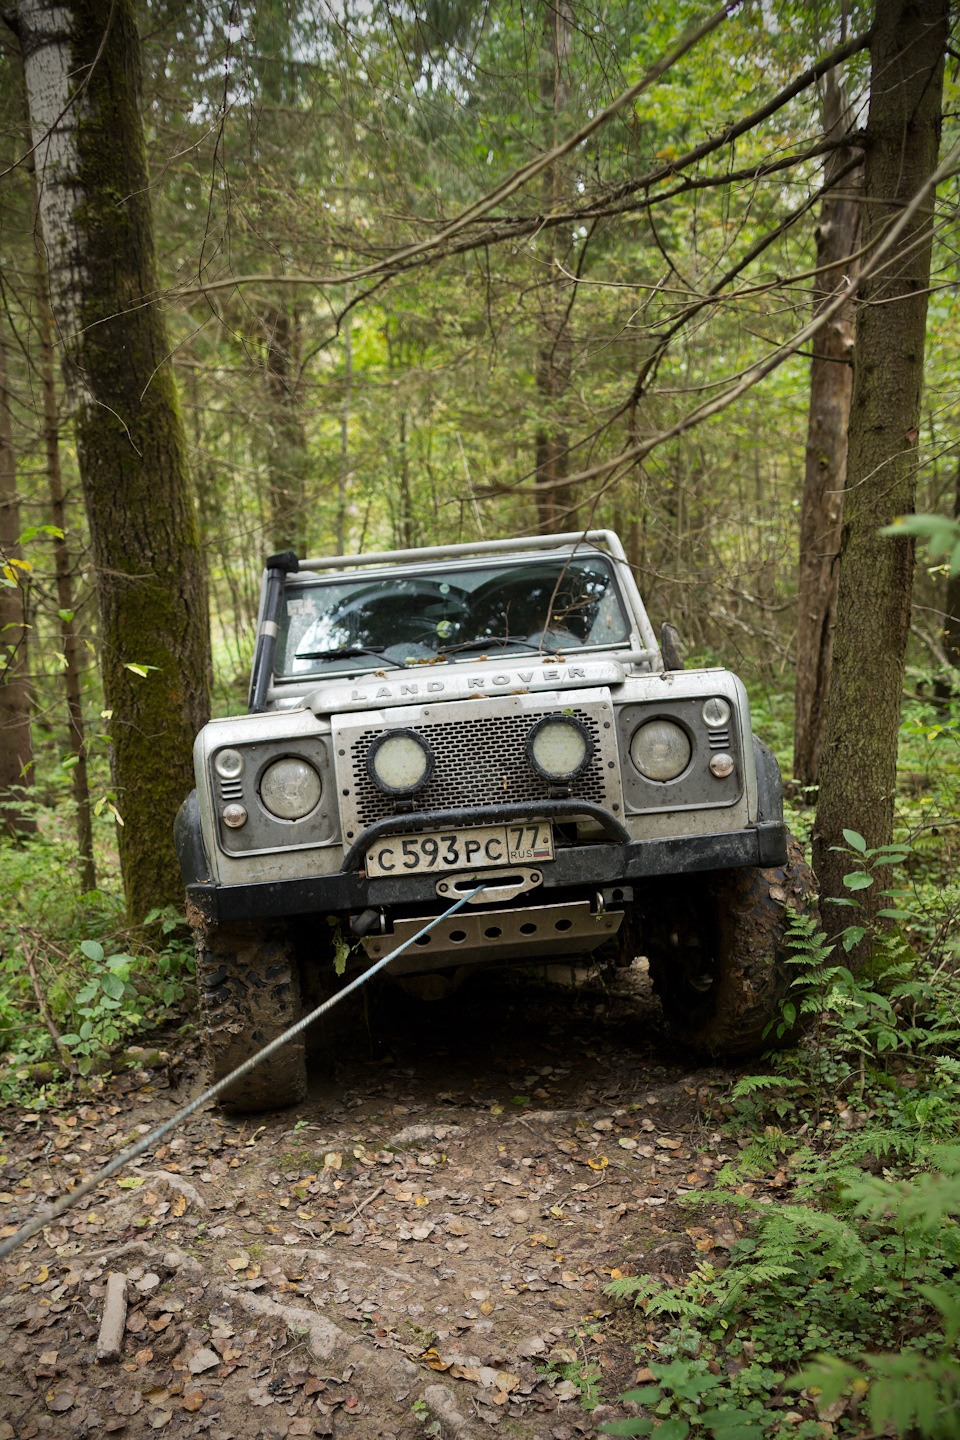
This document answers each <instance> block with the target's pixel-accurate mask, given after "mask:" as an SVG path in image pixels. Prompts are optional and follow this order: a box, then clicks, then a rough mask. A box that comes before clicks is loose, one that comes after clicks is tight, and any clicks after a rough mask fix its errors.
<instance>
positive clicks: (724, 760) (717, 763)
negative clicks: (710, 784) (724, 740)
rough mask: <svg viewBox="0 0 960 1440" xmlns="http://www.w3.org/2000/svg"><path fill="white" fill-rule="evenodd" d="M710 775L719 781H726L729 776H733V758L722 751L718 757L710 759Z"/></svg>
mask: <svg viewBox="0 0 960 1440" xmlns="http://www.w3.org/2000/svg"><path fill="white" fill-rule="evenodd" d="M710 774H711V775H716V777H717V779H718V780H725V779H726V778H727V776H728V775H732V774H733V756H732V755H727V754H725V753H724V752H723V751H722V750H721V751H720V753H719V754H717V755H712V756H711V757H710Z"/></svg>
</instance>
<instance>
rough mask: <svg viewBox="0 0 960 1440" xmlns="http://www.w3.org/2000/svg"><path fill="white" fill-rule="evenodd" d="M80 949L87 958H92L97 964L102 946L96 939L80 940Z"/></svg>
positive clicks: (99, 960) (101, 954)
mask: <svg viewBox="0 0 960 1440" xmlns="http://www.w3.org/2000/svg"><path fill="white" fill-rule="evenodd" d="M80 949H81V950H82V951H83V953H84V955H86V957H87V959H88V960H93V961H95V962H96V963H97V964H99V963H100V962H101V961H102V959H103V946H102V945H101V944H99V942H98V941H96V940H81V941H80Z"/></svg>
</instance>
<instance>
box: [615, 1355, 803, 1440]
mask: <svg viewBox="0 0 960 1440" xmlns="http://www.w3.org/2000/svg"><path fill="white" fill-rule="evenodd" d="M650 1371H651V1373H652V1375H653V1376H654V1379H655V1381H656V1383H655V1384H653V1385H644V1386H642V1387H641V1388H640V1389H638V1390H630V1391H628V1392H627V1394H626V1395H625V1396H624V1397H623V1398H624V1400H629V1401H632V1402H633V1403H634V1404H635V1405H638V1406H643V1408H644V1409H645V1410H647V1411H649V1412H650V1413H649V1415H638V1416H637V1417H636V1418H633V1419H629V1420H614V1421H612V1422H611V1423H610V1424H607V1425H601V1426H600V1427H599V1428H600V1432H601V1434H605V1435H650V1434H651V1433H652V1432H653V1431H654V1427H656V1435H657V1437H658V1440H686V1436H687V1435H689V1434H691V1433H693V1434H695V1435H711V1436H713V1437H714V1440H761V1437H762V1436H764V1435H766V1434H767V1433H768V1432H769V1431H771V1430H772V1429H774V1428H776V1429H779V1427H778V1426H777V1420H776V1417H775V1416H773V1415H771V1414H770V1413H769V1412H768V1411H767V1410H766V1409H765V1407H764V1400H765V1398H766V1396H767V1394H768V1393H769V1390H770V1387H771V1385H773V1384H776V1383H777V1382H778V1381H780V1380H782V1378H783V1376H782V1375H781V1374H780V1373H778V1372H777V1371H775V1370H770V1369H768V1368H767V1367H765V1366H763V1365H751V1366H749V1367H747V1368H746V1369H744V1370H743V1371H741V1372H740V1375H739V1376H738V1382H737V1384H736V1385H735V1386H731V1384H730V1382H729V1380H728V1379H727V1378H726V1377H721V1376H720V1375H716V1374H713V1373H711V1371H710V1369H709V1367H708V1362H707V1361H706V1360H701V1359H693V1358H678V1359H676V1360H671V1361H670V1362H669V1363H668V1364H666V1365H658V1364H655V1365H651V1366H650ZM790 1433H792V1434H799V1435H800V1436H801V1437H810V1436H813V1435H814V1434H815V1433H819V1430H818V1429H817V1427H814V1426H809V1425H808V1426H806V1427H804V1426H801V1427H800V1428H799V1429H791V1431H790Z"/></svg>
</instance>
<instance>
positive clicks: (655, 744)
mask: <svg viewBox="0 0 960 1440" xmlns="http://www.w3.org/2000/svg"><path fill="white" fill-rule="evenodd" d="M692 753H693V752H692V750H691V747H690V737H689V736H688V735H687V732H686V731H685V730H683V729H681V727H680V726H679V725H675V724H674V722H673V721H672V720H648V721H647V723H646V725H641V726H640V728H639V729H638V730H635V731H634V732H633V739H632V740H631V741H630V759H631V760H632V761H633V763H634V765H636V767H637V769H638V770H639V771H640V774H641V775H646V777H647V779H648V780H676V778H677V776H678V775H682V774H683V772H684V770H686V768H687V766H688V765H689V764H690V756H691V754H692Z"/></svg>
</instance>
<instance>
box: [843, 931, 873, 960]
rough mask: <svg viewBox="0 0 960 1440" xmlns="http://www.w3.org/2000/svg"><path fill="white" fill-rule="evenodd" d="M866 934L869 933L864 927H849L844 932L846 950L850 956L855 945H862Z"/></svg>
mask: <svg viewBox="0 0 960 1440" xmlns="http://www.w3.org/2000/svg"><path fill="white" fill-rule="evenodd" d="M866 933H867V932H866V930H865V929H864V927H863V926H862V925H848V926H847V928H846V930H844V932H843V948H844V950H846V951H847V953H848V954H849V953H850V951H851V950H852V949H853V947H854V945H859V944H860V941H861V940H862V939H863V937H864V935H866Z"/></svg>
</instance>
